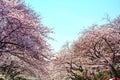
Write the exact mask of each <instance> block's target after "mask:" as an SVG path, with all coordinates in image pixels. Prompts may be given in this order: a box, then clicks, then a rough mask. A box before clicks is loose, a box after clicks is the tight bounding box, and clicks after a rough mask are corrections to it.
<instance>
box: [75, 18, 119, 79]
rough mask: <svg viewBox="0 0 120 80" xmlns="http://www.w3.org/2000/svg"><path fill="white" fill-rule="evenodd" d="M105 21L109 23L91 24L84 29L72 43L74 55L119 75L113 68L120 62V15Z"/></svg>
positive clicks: (116, 75)
mask: <svg viewBox="0 0 120 80" xmlns="http://www.w3.org/2000/svg"><path fill="white" fill-rule="evenodd" d="M107 21H109V23H107V24H105V25H93V26H92V27H91V28H89V29H88V30H86V31H84V32H83V34H82V35H81V36H80V37H79V38H78V39H77V40H76V41H75V42H74V43H73V49H74V53H75V55H76V56H83V57H87V59H88V61H90V60H91V61H92V62H93V63H94V64H96V65H98V67H100V65H103V67H104V68H105V67H106V69H110V70H111V71H112V72H113V74H114V76H115V77H120V76H119V74H118V73H117V72H116V68H115V65H117V63H120V61H119V58H120V17H117V18H116V19H114V20H113V21H111V20H110V19H109V18H107ZM98 67H97V68H98ZM118 67H119V66H118ZM106 69H100V70H106Z"/></svg>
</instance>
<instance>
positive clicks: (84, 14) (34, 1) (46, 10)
mask: <svg viewBox="0 0 120 80" xmlns="http://www.w3.org/2000/svg"><path fill="white" fill-rule="evenodd" d="M25 2H26V4H27V5H28V4H29V6H31V8H32V9H34V10H35V11H36V12H38V13H39V14H40V15H41V18H42V20H41V21H42V23H43V24H44V25H45V26H48V27H50V28H53V31H54V32H55V34H52V35H51V37H53V38H54V41H53V40H49V43H50V44H51V47H52V48H53V49H55V51H58V50H59V49H60V48H61V47H62V45H63V44H64V43H65V42H66V41H70V42H72V41H74V40H76V39H77V37H78V36H79V32H82V31H83V30H84V29H86V28H87V27H88V26H91V25H92V24H103V23H105V20H103V18H104V17H106V14H108V15H109V16H110V17H111V18H112V19H113V18H115V17H117V16H118V15H120V0H25Z"/></svg>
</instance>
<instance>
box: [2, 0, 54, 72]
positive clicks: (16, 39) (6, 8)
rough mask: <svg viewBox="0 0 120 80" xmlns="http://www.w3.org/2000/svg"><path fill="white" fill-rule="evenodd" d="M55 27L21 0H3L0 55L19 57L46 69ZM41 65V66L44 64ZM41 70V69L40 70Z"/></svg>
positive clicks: (27, 62)
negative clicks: (42, 20)
mask: <svg viewBox="0 0 120 80" xmlns="http://www.w3.org/2000/svg"><path fill="white" fill-rule="evenodd" d="M49 33H52V30H51V29H49V28H48V27H46V26H44V25H43V24H42V23H41V21H40V16H39V15H38V14H36V12H34V11H33V10H32V9H30V8H29V7H27V6H25V3H24V2H23V1H21V0H0V55H1V57H2V58H3V56H4V57H5V55H9V56H12V57H13V56H14V58H15V59H16V57H17V58H19V59H20V60H22V61H23V62H25V63H26V64H30V65H32V66H34V67H37V68H40V69H41V70H45V69H44V67H45V66H44V65H45V62H47V61H46V59H47V58H48V56H49V53H50V46H49V44H48V43H47V39H49V38H50V37H49ZM41 67H42V68H41ZM41 72H42V71H41Z"/></svg>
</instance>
